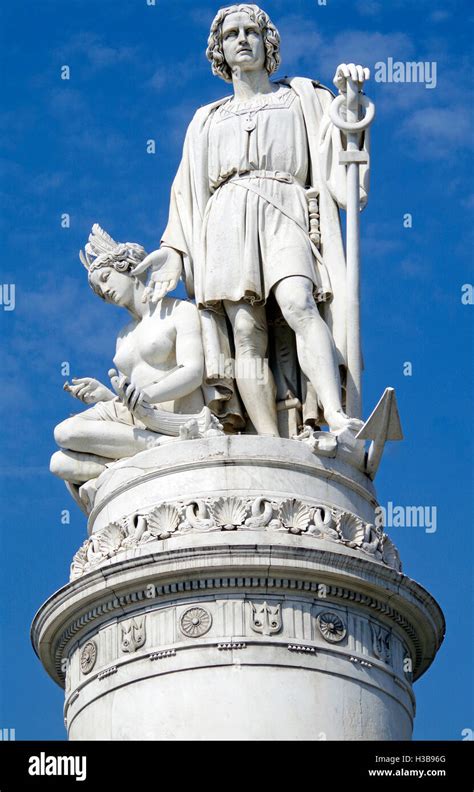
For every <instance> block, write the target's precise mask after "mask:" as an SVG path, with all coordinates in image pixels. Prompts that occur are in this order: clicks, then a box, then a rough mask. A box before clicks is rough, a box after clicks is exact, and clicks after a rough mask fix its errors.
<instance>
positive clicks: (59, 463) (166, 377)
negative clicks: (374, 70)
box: [32, 4, 445, 742]
mask: <svg viewBox="0 0 474 792" xmlns="http://www.w3.org/2000/svg"><path fill="white" fill-rule="evenodd" d="M279 45H280V38H279V34H278V31H277V30H276V28H275V26H274V25H273V24H272V22H271V21H270V19H269V17H268V16H267V14H266V13H265V12H264V11H262V10H261V9H260V8H258V7H257V6H255V5H251V4H240V5H232V6H229V7H227V8H224V9H221V10H220V11H219V12H218V14H217V16H216V17H215V19H214V21H213V23H212V27H211V33H210V37H209V42H208V49H207V55H208V58H209V60H210V62H211V64H212V69H213V72H214V74H215V75H217V76H219V77H221V78H222V79H223V80H224V81H225V82H227V83H229V84H231V85H232V89H233V91H232V95H230V96H227V97H225V98H223V99H221V100H220V101H216V102H213V103H212V104H209V105H206V106H204V107H201V108H200V109H199V110H197V112H196V113H195V115H194V118H193V119H192V121H191V123H190V125H189V128H188V131H187V134H186V139H185V143H184V150H183V155H182V160H181V164H180V165H179V169H178V172H177V174H176V177H175V179H174V183H173V186H172V189H171V200H170V211H169V220H168V224H167V226H166V229H165V230H164V232H163V235H162V238H161V247H160V248H159V250H155V251H154V252H152V253H150V254H149V255H147V254H146V252H145V250H144V249H143V247H141V246H140V245H138V244H135V243H129V242H126V243H123V244H119V243H117V242H116V241H115V240H113V239H112V238H111V237H110V236H109V235H108V234H107V233H106V232H105V231H104V230H103V229H102V228H100V226H98V225H95V226H94V227H93V229H92V233H91V235H90V236H89V241H88V243H87V244H86V246H85V250H84V252H83V253H81V254H80V257H81V260H82V263H83V264H84V265H85V267H86V268H87V271H88V279H89V283H90V285H91V287H92V289H93V291H94V292H95V293H96V294H97V295H98V296H100V297H101V298H102V299H103V300H105V301H106V302H108V303H112V304H115V305H118V306H120V307H122V308H125V309H126V310H127V312H128V313H129V322H128V324H127V325H126V326H125V327H124V328H123V330H122V331H121V332H120V333H119V335H118V338H117V346H116V352H115V357H114V360H113V366H114V368H113V369H111V370H110V371H109V378H110V383H109V384H107V385H103V384H102V383H101V382H99V381H97V380H96V379H92V378H90V377H80V378H75V379H73V380H72V382H71V383H70V384H69V383H68V384H66V386H65V387H66V389H67V390H68V391H69V392H70V393H71V394H72V395H73V396H74V397H75V398H77V399H78V400H79V401H80V402H82V403H83V404H84V405H85V407H86V409H85V410H83V412H81V413H79V414H77V415H74V416H73V417H71V418H68V419H67V420H65V421H63V422H62V423H61V424H59V426H58V427H56V431H55V439H56V441H57V443H58V445H59V447H60V450H59V451H57V452H56V453H55V454H54V455H53V457H52V461H51V469H52V470H53V472H54V473H56V474H57V475H58V476H60V477H61V478H62V479H63V480H64V481H65V482H66V485H67V487H68V489H69V491H70V493H71V494H72V496H73V497H74V498H75V500H76V502H77V503H78V505H79V506H81V508H82V509H83V510H84V511H85V512H86V513H87V515H88V521H87V537H86V538H85V539H84V541H83V543H82V545H81V546H80V547H79V548H78V550H77V552H76V553H75V555H74V558H73V559H72V563H71V575H70V583H69V584H66V585H65V586H62V587H61V589H59V591H57V592H56V594H53V595H52V596H51V597H49V598H48V600H47V601H46V602H45V603H44V604H43V605H42V606H41V608H40V610H39V611H38V613H37V615H36V616H35V620H34V623H33V626H32V640H33V644H34V647H35V650H36V652H37V654H38V656H39V657H40V659H41V661H42V663H43V665H44V667H45V668H46V670H47V671H48V673H49V674H50V676H51V677H52V679H54V680H55V681H56V682H57V683H58V684H59V685H61V686H63V687H64V689H65V705H64V719H65V721H64V722H65V726H66V728H67V731H68V736H69V739H72V740H91V739H92V740H95V739H99V740H104V739H105V740H137V739H143V740H175V739H176V740H187V739H191V740H196V739H199V740H201V741H202V740H216V739H217V740H223V739H229V740H230V739H237V740H262V739H264V740H305V741H307V740H354V741H358V742H360V741H363V740H397V741H398V740H409V739H410V737H411V734H412V728H413V719H414V716H415V697H414V694H413V683H414V682H415V681H416V680H417V679H418V678H419V677H420V676H421V675H422V674H423V673H424V672H425V671H426V670H427V668H428V667H429V665H430V663H431V662H432V660H433V658H434V656H435V654H436V652H437V650H438V648H439V646H440V644H441V642H442V640H443V635H444V629H445V625H444V618H443V614H442V612H441V610H440V608H439V606H438V605H437V603H436V602H435V600H434V599H433V598H432V597H431V595H430V594H429V593H428V592H427V591H425V590H424V589H423V588H422V587H421V586H420V585H419V584H418V583H416V582H415V581H414V580H411V579H410V578H408V577H407V576H406V575H405V574H404V573H403V572H402V565H401V559H400V555H399V553H398V550H397V548H396V546H395V544H394V543H393V541H392V539H391V537H390V536H389V535H388V534H387V532H386V530H384V526H383V525H381V523H380V510H379V506H378V501H377V493H376V489H375V486H374V483H373V479H374V477H375V475H376V473H377V470H378V467H379V465H380V460H381V458H382V454H383V450H384V446H385V443H386V442H387V441H388V440H400V439H402V429H401V424H400V419H399V415H398V408H397V403H396V397H395V392H394V390H393V388H386V389H385V392H384V393H383V395H382V397H381V399H380V400H379V402H378V404H377V405H376V407H375V409H374V410H373V411H372V413H371V414H370V415H369V418H368V419H367V420H366V421H365V423H364V424H362V421H361V415H362V406H361V374H362V355H361V349H360V320H359V316H360V305H359V302H360V300H359V293H360V255H359V236H360V235H359V222H360V220H359V218H360V211H361V209H362V208H363V207H364V206H365V204H366V202H367V194H368V176H369V135H368V129H369V126H370V124H371V122H372V120H373V118H374V107H373V103H372V102H371V101H370V99H368V97H366V96H365V94H364V93H363V87H364V84H365V82H366V80H367V79H368V77H369V71H368V69H366V68H364V67H362V66H358V65H356V64H353V63H348V64H345V63H344V64H341V65H340V66H338V68H337V69H336V74H335V77H334V82H335V85H336V87H337V89H338V90H339V96H337V97H334V96H333V94H332V93H331V91H330V90H329V89H328V88H326V87H324V86H323V85H321V84H320V83H318V82H315V81H313V80H309V79H306V78H301V77H294V78H291V79H281V80H276V81H274V80H272V79H271V77H272V75H273V73H274V72H275V71H276V69H277V68H278V65H279V62H280V55H279ZM340 209H344V210H345V212H346V220H347V222H346V239H345V245H344V244H343V239H342V233H341V225H340V217H339V210H340ZM180 278H183V280H184V283H185V287H186V290H187V296H188V299H187V300H180V299H175V298H174V297H172V296H171V294H170V292H172V291H173V290H174V288H175V287H176V286H177V284H178V281H179V279H180ZM323 427H324V428H323ZM366 441H369V442H370V445H369V446H368V447H367V448H366V445H365V443H366ZM236 672H239V673H236Z"/></svg>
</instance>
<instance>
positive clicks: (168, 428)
mask: <svg viewBox="0 0 474 792" xmlns="http://www.w3.org/2000/svg"><path fill="white" fill-rule="evenodd" d="M145 256H146V253H145V250H144V249H143V248H142V247H141V246H140V245H137V244H135V243H128V242H127V243H125V244H118V243H117V242H115V240H114V239H112V237H110V236H109V235H108V234H107V233H106V232H105V231H104V230H103V229H102V228H100V226H98V225H95V226H94V227H93V230H92V233H91V235H90V236H89V242H88V244H87V245H86V249H85V254H83V253H82V252H81V260H82V262H83V264H84V265H85V267H86V268H87V270H88V278H89V284H90V286H91V288H92V289H93V291H94V292H95V294H97V295H98V296H99V297H101V298H102V299H103V300H105V301H106V302H108V303H112V304H115V305H118V306H121V307H123V308H125V309H126V310H127V311H128V313H129V315H130V321H129V322H128V323H127V324H126V325H125V327H124V328H123V329H122V330H121V331H120V333H119V335H118V338H117V345H116V353H115V357H114V365H115V366H116V368H117V369H118V373H117V372H116V371H115V370H112V371H111V372H109V374H111V375H112V384H113V386H114V389H115V392H114V390H111V388H109V387H107V386H106V385H103V384H102V383H100V382H99V381H98V380H96V379H93V378H91V377H79V378H75V379H73V380H72V384H69V383H66V385H65V389H66V390H68V391H69V392H70V393H71V395H72V396H74V397H75V398H76V399H79V400H80V401H81V402H83V403H84V404H86V405H90V406H89V407H88V409H87V410H85V411H84V412H82V413H79V414H78V415H75V416H73V417H72V418H67V419H66V420H65V421H63V422H62V423H60V424H59V425H58V426H57V427H56V429H55V433H54V434H55V440H56V442H57V444H58V445H59V446H60V448H61V450H60V451H57V452H56V453H55V454H54V455H53V457H52V460H51V470H52V472H53V473H55V474H56V475H58V476H59V477H60V478H62V479H64V480H65V481H67V482H69V483H70V484H74V485H77V484H80V483H83V482H86V481H89V480H91V479H95V478H97V477H98V476H99V475H100V474H101V473H102V472H104V470H105V468H106V466H107V465H108V464H110V462H111V461H116V460H117V459H121V458H123V457H129V456H133V455H134V454H136V453H138V452H140V451H144V450H146V449H148V448H154V447H156V446H158V445H161V444H163V443H165V442H169V441H170V440H172V439H174V437H176V436H186V435H187V430H190V431H191V432H194V435H195V436H202V434H203V432H200V431H199V430H200V428H201V429H203V430H204V432H205V431H208V432H209V431H210V432H212V431H216V432H218V433H220V429H219V427H220V424H219V423H218V422H217V420H216V419H212V416H211V415H210V411H209V410H208V408H207V407H205V405H204V394H203V391H202V388H201V383H202V376H203V366H204V355H203V348H202V341H201V331H200V321H199V315H198V311H197V308H196V307H195V305H193V304H192V303H190V302H187V301H184V300H178V299H175V298H171V297H166V296H165V297H163V299H162V300H161V301H160V303H159V305H157V304H155V303H152V302H147V301H144V300H143V294H144V291H145V282H146V274H145V273H142V274H140V275H135V274H134V269H135V267H136V266H137V264H139V263H140V262H141V261H143V260H144V259H145ZM91 405H92V406H91ZM173 415H174V416H175V420H174V421H173V420H172V418H171V416H173ZM200 419H201V420H200ZM191 422H192V423H191ZM188 424H190V425H189V426H188Z"/></svg>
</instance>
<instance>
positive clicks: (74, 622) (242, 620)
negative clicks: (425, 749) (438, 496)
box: [32, 435, 444, 740]
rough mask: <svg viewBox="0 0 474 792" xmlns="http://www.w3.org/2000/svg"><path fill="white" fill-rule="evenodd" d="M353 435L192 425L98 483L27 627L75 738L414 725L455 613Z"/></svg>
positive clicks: (249, 734) (406, 729)
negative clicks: (381, 511) (381, 507)
mask: <svg viewBox="0 0 474 792" xmlns="http://www.w3.org/2000/svg"><path fill="white" fill-rule="evenodd" d="M376 506H377V501H376V496H375V490H374V487H373V484H372V482H371V481H370V479H369V478H368V477H367V476H366V475H365V474H364V473H362V472H361V471H360V470H358V469H357V466H354V465H351V464H350V459H349V458H348V456H347V449H346V450H344V448H343V447H342V445H341V448H340V450H337V451H336V453H332V452H330V453H329V452H328V453H325V452H322V453H316V452H315V450H314V444H313V447H310V445H308V444H305V443H304V442H299V441H295V440H286V439H280V438H270V437H268V438H265V437H258V436H245V435H241V436H232V437H230V436H221V437H214V438H208V439H197V440H185V441H181V442H177V443H175V444H172V445H171V444H170V445H167V446H163V447H161V448H156V449H152V450H149V451H145V452H143V453H141V454H138V455H136V456H135V457H133V458H131V459H128V460H122V461H121V462H118V463H116V464H115V465H113V466H111V468H110V469H109V470H107V471H106V473H104V474H103V475H102V476H101V477H100V479H99V480H98V481H97V488H96V493H95V497H94V507H93V510H92V512H91V514H90V518H89V538H88V539H87V540H86V541H85V543H84V545H83V547H82V548H81V549H80V550H79V551H78V553H77V554H76V556H75V559H74V561H73V564H72V568H71V582H70V583H69V584H67V585H66V586H64V587H63V588H62V589H60V590H59V591H58V592H56V593H55V594H54V595H53V596H52V597H51V598H50V599H49V600H48V601H47V602H46V603H45V604H44V605H43V606H42V607H41V608H40V610H39V612H38V614H37V615H36V617H35V620H34V623H33V627H32V639H33V644H34V647H35V650H36V652H37V653H38V655H39V657H40V659H41V661H42V663H43V665H44V666H45V668H46V670H47V671H48V673H49V674H50V675H51V676H52V678H53V679H55V681H56V682H57V683H58V684H60V685H62V686H64V687H65V695H66V700H65V710H64V714H65V723H66V727H67V730H68V734H69V738H70V739H73V740H74V739H84V740H94V739H96V740H99V739H109V740H140V739H144V740H182V739H185V740H187V739H202V740H225V739H237V740H239V739H240V740H242V739H243V740H325V739H327V740H409V739H410V738H411V733H412V726H413V718H414V714H415V699H414V694H413V689H412V683H413V682H414V681H415V680H416V679H417V678H419V677H420V676H421V674H423V673H424V672H425V671H426V669H427V668H428V667H429V665H430V663H431V662H432V660H433V659H434V656H435V654H436V651H437V649H438V647H439V645H440V643H441V641H442V638H443V632H444V620H443V615H442V613H441V610H440V608H439V606H438V605H437V603H436V602H435V601H434V599H433V598H432V597H431V596H430V595H429V594H428V593H427V592H426V591H425V590H424V589H423V588H422V587H421V586H420V585H419V584H417V583H415V582H414V581H413V580H411V579H410V578H408V577H406V576H405V575H404V574H402V572H401V568H400V559H399V556H398V552H397V550H396V548H395V546H394V545H393V543H392V542H391V540H390V539H389V538H388V537H387V536H386V535H385V534H384V533H383V531H382V530H381V528H379V527H377V525H376V519H375V509H376Z"/></svg>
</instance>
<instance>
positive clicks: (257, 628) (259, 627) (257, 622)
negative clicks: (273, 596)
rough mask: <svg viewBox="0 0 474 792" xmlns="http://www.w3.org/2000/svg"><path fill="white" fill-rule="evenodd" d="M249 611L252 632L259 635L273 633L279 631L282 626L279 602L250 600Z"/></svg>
mask: <svg viewBox="0 0 474 792" xmlns="http://www.w3.org/2000/svg"><path fill="white" fill-rule="evenodd" d="M250 611H251V613H250V616H251V620H250V626H251V628H252V630H253V631H254V632H256V633H260V634H261V635H275V634H276V633H279V632H280V630H281V628H282V626H283V621H282V615H281V605H280V604H277V605H271V604H268V603H266V602H256V603H253V602H251V603H250Z"/></svg>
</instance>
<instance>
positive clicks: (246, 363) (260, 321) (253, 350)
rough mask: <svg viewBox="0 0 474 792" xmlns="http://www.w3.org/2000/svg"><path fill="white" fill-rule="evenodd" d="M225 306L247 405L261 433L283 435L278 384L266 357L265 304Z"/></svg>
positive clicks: (244, 400)
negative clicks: (278, 400)
mask: <svg viewBox="0 0 474 792" xmlns="http://www.w3.org/2000/svg"><path fill="white" fill-rule="evenodd" d="M224 308H225V310H226V313H227V316H228V317H229V320H230V323H231V325H232V330H233V335H234V346H235V369H236V371H235V374H236V381H237V385H238V388H239V393H240V396H241V398H242V401H243V403H244V405H245V409H246V410H247V413H248V415H249V418H250V420H251V421H252V423H253V425H254V427H255V429H256V430H257V432H258V434H260V435H273V436H274V437H279V432H278V421H277V411H276V401H275V400H276V386H275V381H274V379H273V374H272V373H271V371H270V367H269V365H268V359H267V358H266V354H267V347H268V329H267V321H266V316H265V306H263V305H260V306H257V307H256V306H251V305H249V304H248V303H247V302H244V301H242V302H230V301H229V300H225V301H224Z"/></svg>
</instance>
